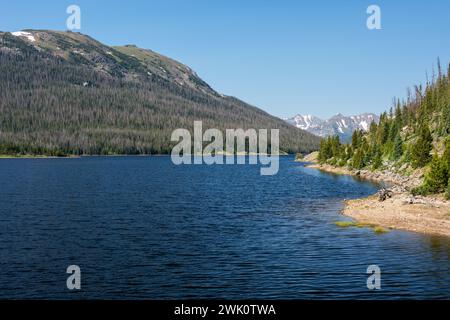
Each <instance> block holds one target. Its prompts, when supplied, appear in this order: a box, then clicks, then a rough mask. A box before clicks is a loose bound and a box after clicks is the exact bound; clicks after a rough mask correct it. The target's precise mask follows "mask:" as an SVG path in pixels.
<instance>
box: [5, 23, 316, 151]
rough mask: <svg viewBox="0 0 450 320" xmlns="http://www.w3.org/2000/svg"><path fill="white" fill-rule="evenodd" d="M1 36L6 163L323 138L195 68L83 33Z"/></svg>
mask: <svg viewBox="0 0 450 320" xmlns="http://www.w3.org/2000/svg"><path fill="white" fill-rule="evenodd" d="M27 32H29V34H30V35H31V36H32V37H33V39H34V40H33V41H30V40H29V39H27V38H24V37H20V36H14V35H12V34H11V33H2V32H0V155H27V154H31V155H52V156H66V155H109V154H167V153H170V151H171V149H172V147H173V145H174V144H175V142H171V141H170V137H171V133H172V131H173V130H174V129H176V128H187V129H191V130H192V127H193V122H194V120H202V121H203V130H206V129H208V128H218V129H220V130H225V129H227V128H230V129H234V128H243V129H247V128H255V129H259V128H261V129H263V128H266V129H280V150H281V151H284V152H287V153H295V152H309V151H312V150H317V149H318V146H319V141H320V139H319V138H317V137H315V136H313V135H312V134H309V133H307V132H305V131H302V130H300V129H297V128H295V127H293V126H291V125H288V124H286V123H285V122H284V121H282V120H280V119H278V118H276V117H273V116H271V115H269V114H267V113H266V112H264V111H262V110H260V109H258V108H256V107H253V106H250V105H248V104H246V103H244V102H242V101H240V100H238V99H236V98H233V97H228V96H223V95H220V94H218V93H217V92H215V91H214V90H213V89H211V88H210V87H209V86H208V85H207V84H206V83H205V82H204V81H203V80H201V79H200V78H199V77H198V76H197V75H196V74H195V72H193V71H192V70H191V69H190V68H188V67H186V66H184V65H182V64H181V63H178V62H176V61H173V60H171V59H169V58H166V57H164V56H161V55H159V54H156V53H154V52H152V51H150V50H143V49H139V48H137V47H135V46H124V47H109V46H105V45H103V44H101V43H100V42H98V41H96V40H94V39H92V38H90V37H88V36H85V35H81V34H79V33H73V32H57V31H34V30H27Z"/></svg>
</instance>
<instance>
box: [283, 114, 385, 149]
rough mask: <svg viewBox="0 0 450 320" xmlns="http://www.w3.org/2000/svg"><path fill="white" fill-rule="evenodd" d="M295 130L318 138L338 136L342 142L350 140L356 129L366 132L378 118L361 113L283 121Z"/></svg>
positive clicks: (306, 116) (294, 118)
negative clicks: (325, 118) (304, 131)
mask: <svg viewBox="0 0 450 320" xmlns="http://www.w3.org/2000/svg"><path fill="white" fill-rule="evenodd" d="M285 121H286V122H288V123H290V124H292V125H294V126H296V127H297V128H300V129H303V130H306V131H308V132H311V133H313V134H315V135H317V136H320V137H327V136H333V135H338V136H339V137H340V139H341V141H343V142H347V141H349V140H350V139H351V136H352V134H353V132H354V131H355V130H356V129H359V130H363V131H368V130H369V129H370V125H371V123H372V122H375V123H378V121H379V117H378V116H377V115H375V114H373V113H363V114H360V115H356V116H349V117H347V116H344V115H342V114H340V113H338V114H336V115H334V116H332V117H331V118H330V119H327V120H322V119H320V118H318V117H315V116H313V115H300V114H299V115H296V116H294V117H292V118H288V119H285Z"/></svg>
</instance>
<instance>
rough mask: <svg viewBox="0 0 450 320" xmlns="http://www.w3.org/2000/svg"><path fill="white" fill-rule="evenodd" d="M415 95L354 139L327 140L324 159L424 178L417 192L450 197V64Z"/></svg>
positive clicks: (417, 87) (323, 145) (412, 178)
mask: <svg viewBox="0 0 450 320" xmlns="http://www.w3.org/2000/svg"><path fill="white" fill-rule="evenodd" d="M437 69H438V74H437V75H433V80H432V81H431V82H428V83H427V84H426V86H425V87H422V86H416V87H415V88H414V94H409V96H408V97H407V99H405V100H404V101H400V100H398V101H397V102H396V104H395V106H393V107H392V108H391V109H390V111H389V112H384V113H383V114H381V116H380V122H379V124H376V123H372V125H371V126H370V128H369V131H368V132H367V133H364V132H362V131H360V130H357V131H355V133H354V134H353V136H352V141H351V143H349V144H341V143H340V142H339V139H338V138H337V137H330V138H327V139H325V140H323V141H322V142H321V147H320V151H319V157H318V158H319V161H320V162H321V163H322V164H331V165H335V166H340V167H347V168H350V169H356V170H360V169H368V170H371V171H375V172H380V171H384V172H388V173H389V174H391V175H394V174H400V175H401V176H404V177H407V178H408V179H410V180H414V179H416V178H419V179H420V180H421V181H422V184H421V186H419V187H416V188H414V189H411V190H410V191H412V192H413V193H414V194H422V195H427V194H439V193H443V192H446V196H447V197H448V198H450V183H449V179H450V81H449V79H450V67H449V69H448V70H447V72H443V70H442V68H441V66H440V62H439V61H438V68H437Z"/></svg>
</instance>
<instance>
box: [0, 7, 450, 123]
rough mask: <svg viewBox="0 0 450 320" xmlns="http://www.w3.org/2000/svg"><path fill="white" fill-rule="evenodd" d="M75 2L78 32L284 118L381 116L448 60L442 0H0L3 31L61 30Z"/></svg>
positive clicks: (449, 35) (449, 24) (449, 30)
mask: <svg viewBox="0 0 450 320" xmlns="http://www.w3.org/2000/svg"><path fill="white" fill-rule="evenodd" d="M72 4H75V5H78V6H79V7H80V8H81V30H79V31H80V32H81V33H84V34H88V35H90V36H92V37H94V38H95V39H97V40H99V41H101V42H103V43H105V44H107V45H124V44H135V45H137V46H139V47H142V48H147V49H152V50H154V51H156V52H159V53H161V54H164V55H166V56H169V57H171V58H174V59H176V60H178V61H180V62H182V63H184V64H186V65H188V66H190V67H191V68H192V69H194V70H195V71H196V72H197V73H198V74H199V76H200V77H201V78H203V79H204V80H205V81H206V82H208V83H209V84H210V85H211V86H212V87H213V88H214V89H215V90H217V91H218V92H220V93H223V94H226V95H231V96H235V97H238V98H240V99H242V100H244V101H246V102H248V103H250V104H252V105H255V106H257V107H259V108H261V109H263V110H265V111H267V112H269V113H271V114H273V115H275V116H278V117H281V118H285V117H290V116H293V115H295V114H313V115H316V116H319V117H322V118H328V117H330V116H332V115H334V114H336V113H342V114H345V115H353V114H360V113H364V112H373V113H377V114H378V113H381V112H383V111H385V110H387V109H389V108H390V106H391V105H392V100H393V98H395V97H398V98H404V97H405V96H406V90H407V88H408V87H412V86H414V85H416V84H420V83H424V82H425V81H426V73H428V74H429V77H430V78H431V75H432V73H433V66H435V65H436V61H437V58H438V57H439V58H440V60H441V63H442V64H443V65H444V66H446V65H448V63H449V62H450V41H449V39H450V18H449V12H450V1H448V0H428V1H425V0H414V1H412V0H408V1H407V0H395V1H392V0H391V1H380V0H371V1H365V0H347V1H331V0H329V1H324V0H316V1H299V0H296V1H293V0H292V1H288V0H285V1H283V0H279V1H265V0H245V1H242V0H240V1H238V0H209V1H206V0H147V1H144V0H142V1H140V0H129V1H112V0H110V1H106V0H96V1H92V0H91V1H85V0H71V1H65V0H54V1H50V0H41V1H33V2H31V1H21V0H14V1H11V0H8V1H6V0H0V31H18V30H22V29H52V30H66V29H67V27H66V20H67V18H68V16H69V14H67V13H66V9H67V7H68V6H69V5H72ZM373 4H374V5H378V6H379V7H380V9H381V29H380V30H369V29H368V28H367V25H366V21H367V18H368V17H369V14H367V12H366V11H367V8H368V7H369V5H373ZM434 68H435V69H436V67H434Z"/></svg>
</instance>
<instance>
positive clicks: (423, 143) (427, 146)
mask: <svg viewBox="0 0 450 320" xmlns="http://www.w3.org/2000/svg"><path fill="white" fill-rule="evenodd" d="M432 142H433V138H432V136H431V133H430V129H429V128H428V125H426V124H425V125H423V126H422V129H421V131H420V136H419V139H418V140H417V143H416V145H415V146H414V147H413V148H412V152H411V158H412V159H411V160H412V164H413V166H414V167H415V168H419V167H423V166H425V165H426V164H427V163H428V162H430V159H431V156H430V151H431V147H432Z"/></svg>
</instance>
